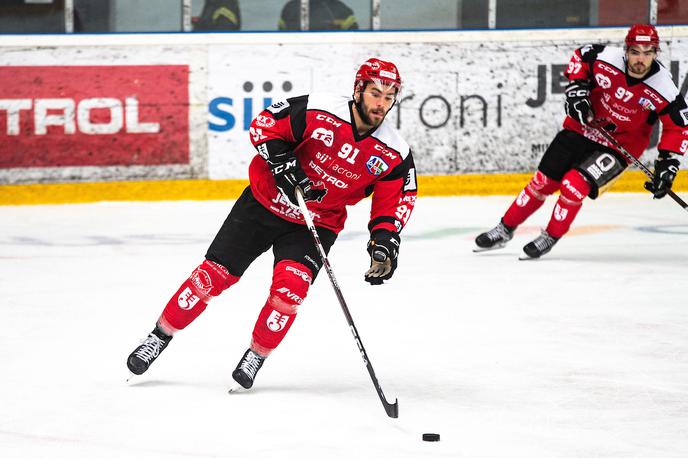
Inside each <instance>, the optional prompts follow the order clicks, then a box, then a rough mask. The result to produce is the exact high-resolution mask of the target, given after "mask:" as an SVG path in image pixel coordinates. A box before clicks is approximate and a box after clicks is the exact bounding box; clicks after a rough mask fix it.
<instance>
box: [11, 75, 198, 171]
mask: <svg viewBox="0 0 688 458" xmlns="http://www.w3.org/2000/svg"><path fill="white" fill-rule="evenodd" d="M188 73H189V70H188V66H183V65H150V66H147V65H136V66H131V65H122V66H112V65H102V66H55V65H52V66H6V67H0V81H2V82H3V83H2V84H0V167H1V168H13V167H68V166H72V167H74V166H115V165H143V166H145V165H162V164H188V162H189V114H188V109H189V108H188V107H189V90H188V87H189V77H188Z"/></svg>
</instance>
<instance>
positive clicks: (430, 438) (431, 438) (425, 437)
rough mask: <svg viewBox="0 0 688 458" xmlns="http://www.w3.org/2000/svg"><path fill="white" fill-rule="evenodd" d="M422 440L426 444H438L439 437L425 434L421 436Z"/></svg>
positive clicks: (433, 434) (434, 434)
mask: <svg viewBox="0 0 688 458" xmlns="http://www.w3.org/2000/svg"><path fill="white" fill-rule="evenodd" d="M423 440H424V441H426V442H439V440H440V435H439V434H436V433H425V434H423Z"/></svg>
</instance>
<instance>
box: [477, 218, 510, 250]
mask: <svg viewBox="0 0 688 458" xmlns="http://www.w3.org/2000/svg"><path fill="white" fill-rule="evenodd" d="M515 229H516V228H513V227H509V226H507V225H506V224H504V222H503V221H501V220H500V221H499V224H497V225H496V226H495V227H493V228H492V229H490V230H489V231H487V232H483V233H482V234H480V235H479V236H477V237H476V238H475V244H476V245H478V248H476V249H475V250H473V251H474V252H475V253H478V252H480V251H487V250H496V249H497V248H504V246H505V245H506V243H507V242H508V241H509V240H511V239H512V238H513V237H514V230H515Z"/></svg>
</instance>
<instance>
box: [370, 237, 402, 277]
mask: <svg viewBox="0 0 688 458" xmlns="http://www.w3.org/2000/svg"><path fill="white" fill-rule="evenodd" d="M400 244H401V238H400V237H399V234H397V233H396V232H391V231H387V230H378V231H375V232H373V233H372V234H371V235H370V241H369V242H368V253H369V254H370V269H368V271H367V272H366V273H365V281H367V282H368V283H370V284H371V285H381V284H382V283H383V282H384V280H389V279H390V278H392V275H394V271H395V270H396V268H397V257H398V256H399V245H400Z"/></svg>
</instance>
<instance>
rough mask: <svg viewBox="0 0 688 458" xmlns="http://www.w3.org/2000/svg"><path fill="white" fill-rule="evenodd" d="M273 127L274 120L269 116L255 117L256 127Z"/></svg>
mask: <svg viewBox="0 0 688 458" xmlns="http://www.w3.org/2000/svg"><path fill="white" fill-rule="evenodd" d="M274 125H275V119H274V118H271V117H270V116H265V115H258V116H256V126H258V127H268V128H270V127H272V126H274Z"/></svg>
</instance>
